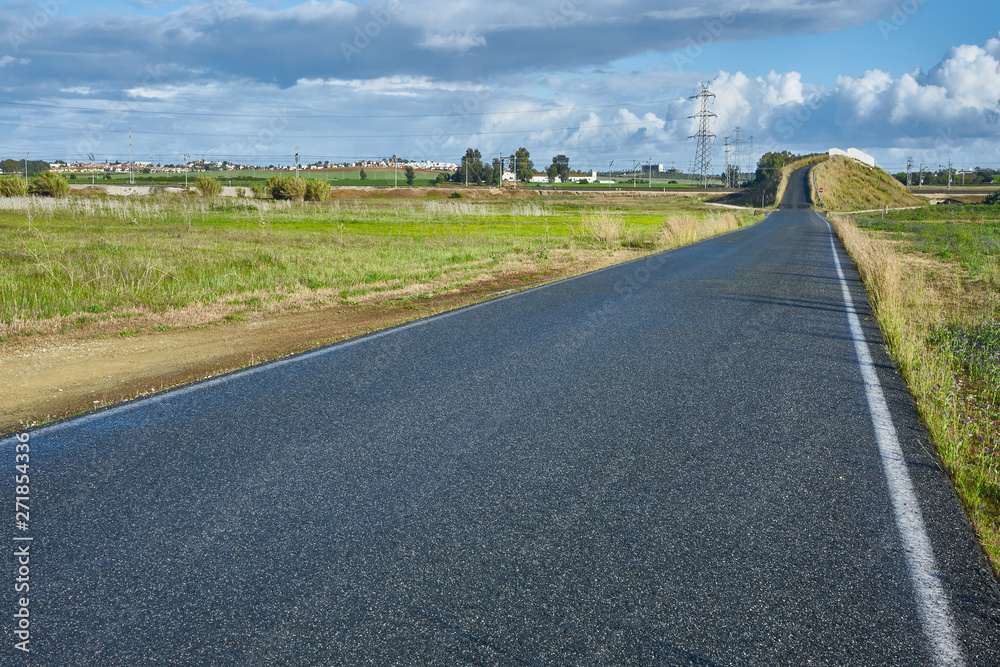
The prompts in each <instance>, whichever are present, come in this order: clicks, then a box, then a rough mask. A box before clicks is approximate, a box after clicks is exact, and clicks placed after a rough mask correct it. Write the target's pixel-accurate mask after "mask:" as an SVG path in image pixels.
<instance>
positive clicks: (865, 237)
mask: <svg viewBox="0 0 1000 667" xmlns="http://www.w3.org/2000/svg"><path fill="white" fill-rule="evenodd" d="M834 225H835V227H836V228H837V231H838V234H839V235H840V237H841V238H842V239H843V240H844V243H845V246H846V247H847V248H848V251H849V252H850V253H851V255H852V257H853V258H854V260H855V261H856V262H857V264H858V268H859V270H860V271H861V274H862V277H863V279H864V281H865V284H866V286H867V288H868V291H869V294H870V295H871V298H872V303H873V307H874V310H875V314H876V317H877V319H878V321H879V324H880V326H881V328H882V330H883V332H884V335H885V339H886V341H887V345H888V349H889V352H890V354H891V355H892V357H893V359H894V361H895V362H896V364H897V365H898V366H899V369H900V371H901V373H902V374H903V376H904V378H905V379H906V382H907V385H908V386H909V389H910V391H911V393H912V394H913V396H914V398H915V400H916V403H917V407H918V410H919V411H920V415H921V418H922V419H923V421H924V422H925V424H926V426H927V428H928V431H929V433H930V435H931V438H932V439H933V441H934V443H935V447H936V448H937V451H938V453H939V455H940V457H941V461H942V463H943V464H944V466H945V468H946V469H947V471H948V473H949V475H950V477H951V479H952V482H953V484H954V486H955V489H956V492H957V493H958V495H959V497H960V498H961V500H962V502H963V503H964V505H965V507H966V511H967V513H968V515H969V518H970V520H971V522H972V524H973V526H974V528H975V529H976V531H977V533H978V535H979V539H980V542H981V544H982V546H983V549H984V551H985V552H986V554H987V556H988V557H989V559H990V561H991V563H992V564H993V567H994V570H995V571H996V572H997V573H998V574H1000V207H950V206H935V207H929V208H925V209H921V210H916V211H896V212H893V213H890V215H888V216H886V218H885V219H881V218H873V217H868V218H866V217H857V218H855V219H845V218H840V219H837V218H835V219H834Z"/></svg>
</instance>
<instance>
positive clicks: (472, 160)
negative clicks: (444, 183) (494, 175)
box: [451, 148, 485, 183]
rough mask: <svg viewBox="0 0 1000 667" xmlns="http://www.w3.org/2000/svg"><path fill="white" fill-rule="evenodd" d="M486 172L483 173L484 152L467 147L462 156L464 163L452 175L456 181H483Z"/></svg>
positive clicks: (452, 178)
mask: <svg viewBox="0 0 1000 667" xmlns="http://www.w3.org/2000/svg"><path fill="white" fill-rule="evenodd" d="M484 177H485V174H484V173H483V154H482V153H480V152H479V151H478V150H474V149H472V148H469V149H466V151H465V155H464V156H462V163H461V164H460V165H459V167H458V170H457V171H455V174H454V175H453V176H452V177H451V180H452V181H454V182H455V183H465V182H466V181H467V180H468V182H469V183H482V182H483V180H484Z"/></svg>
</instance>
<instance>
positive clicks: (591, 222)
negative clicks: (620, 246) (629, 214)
mask: <svg viewBox="0 0 1000 667" xmlns="http://www.w3.org/2000/svg"><path fill="white" fill-rule="evenodd" d="M581 224H582V227H583V233H584V234H585V235H586V236H589V237H590V238H592V239H594V240H596V241H600V242H601V243H621V242H622V241H624V240H625V238H626V235H627V233H628V228H627V226H626V224H625V217H624V215H622V213H621V211H611V210H608V209H593V210H589V211H584V212H583V216H582V218H581Z"/></svg>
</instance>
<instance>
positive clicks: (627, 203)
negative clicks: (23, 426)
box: [0, 179, 759, 338]
mask: <svg viewBox="0 0 1000 667" xmlns="http://www.w3.org/2000/svg"><path fill="white" fill-rule="evenodd" d="M287 180H293V179H287ZM275 185H277V184H275ZM292 185H293V186H294V185H295V184H292ZM323 194H325V189H324V193H323ZM295 196H297V190H296V195H295ZM351 197H352V198H350V199H334V200H332V201H327V202H323V203H319V202H310V201H302V199H307V198H308V197H307V193H303V194H302V196H301V199H284V200H269V199H265V200H257V199H250V198H244V199H228V200H221V199H208V198H190V197H183V196H176V195H175V196H169V195H168V196H151V197H143V198H110V197H99V196H75V197H71V198H69V199H40V198H30V197H26V198H25V197H13V198H2V199H0V234H2V238H0V338H3V337H10V336H18V335H26V334H27V335H30V334H32V333H41V332H50V333H54V332H59V331H72V330H74V329H78V328H82V327H85V326H87V324H88V323H93V322H95V321H104V320H108V319H121V320H122V321H123V322H125V321H126V320H128V319H130V318H133V317H135V316H137V315H145V314H150V313H165V312H168V311H171V312H176V311H182V310H184V309H195V310H196V309H198V308H205V307H208V306H212V305H219V304H227V305H229V306H231V310H232V314H233V315H234V316H238V315H239V313H240V312H245V311H248V310H250V311H252V310H269V311H273V310H275V309H278V310H280V309H281V307H282V303H290V304H292V303H293V304H295V306H294V307H296V308H298V307H302V304H304V303H306V304H309V305H311V306H317V307H318V306H323V305H330V304H337V303H352V302H356V301H357V300H358V299H361V298H370V297H373V296H374V297H378V295H380V294H382V295H386V296H385V298H407V299H414V298H420V296H421V295H425V294H427V293H429V292H433V291H435V290H437V291H441V290H447V289H452V288H455V287H458V286H463V285H467V284H469V283H470V282H471V281H474V280H475V279H476V278H477V277H480V276H483V275H487V274H491V273H496V272H503V271H512V270H516V268H517V266H518V265H519V264H528V263H530V264H531V265H533V266H542V267H544V266H545V265H547V264H549V265H550V264H553V263H562V264H565V263H567V262H570V263H571V262H574V261H575V260H577V259H580V258H584V257H590V258H593V257H595V256H608V257H611V256H613V257H614V261H625V260H627V259H630V258H634V257H640V256H642V255H643V254H647V253H649V252H653V251H656V250H659V249H666V248H670V247H674V246H676V245H680V244H682V243H688V242H691V241H693V240H696V239H697V238H703V237H705V236H710V235H714V234H717V233H721V232H724V231H728V230H730V229H736V228H738V227H741V226H745V225H748V224H751V223H753V222H755V221H757V220H758V219H759V216H755V215H754V214H753V213H752V212H743V211H740V212H736V213H730V212H726V213H721V214H720V213H717V212H714V211H709V210H707V208H706V207H705V206H704V204H703V203H702V202H701V201H700V200H699V199H697V198H688V197H683V198H663V197H658V198H651V197H637V196H636V197H633V196H625V195H622V196H617V197H614V196H608V195H606V194H604V195H556V194H552V195H545V196H539V195H521V196H517V197H515V196H499V195H498V196H495V197H493V198H492V199H485V200H481V201H468V200H466V199H458V200H455V199H449V198H447V197H446V193H445V192H442V193H436V196H434V197H424V198H422V199H407V198H400V197H399V196H398V195H397V196H391V195H388V194H386V195H380V196H370V197H354V196H353V195H351ZM401 295H402V296H401ZM181 321H183V320H181ZM126 328H129V329H131V328H132V327H126Z"/></svg>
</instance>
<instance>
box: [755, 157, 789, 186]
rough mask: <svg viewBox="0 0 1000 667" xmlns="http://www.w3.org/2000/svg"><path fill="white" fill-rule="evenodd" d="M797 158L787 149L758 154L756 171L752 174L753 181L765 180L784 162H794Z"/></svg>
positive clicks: (783, 164) (784, 163) (782, 165)
mask: <svg viewBox="0 0 1000 667" xmlns="http://www.w3.org/2000/svg"><path fill="white" fill-rule="evenodd" d="M798 158H799V156H798V155H795V154H794V153H791V152H789V151H781V152H780V153H776V152H772V153H764V154H763V155H761V156H760V160H758V161H757V173H756V175H755V176H754V179H753V180H754V182H755V183H759V182H761V181H766V180H767V179H768V178H769V177H770V176H772V175H774V173H775V172H777V171H779V170H780V169H781V168H782V167H784V166H785V165H786V164H788V163H790V162H794V161H795V160H796V159H798Z"/></svg>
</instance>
